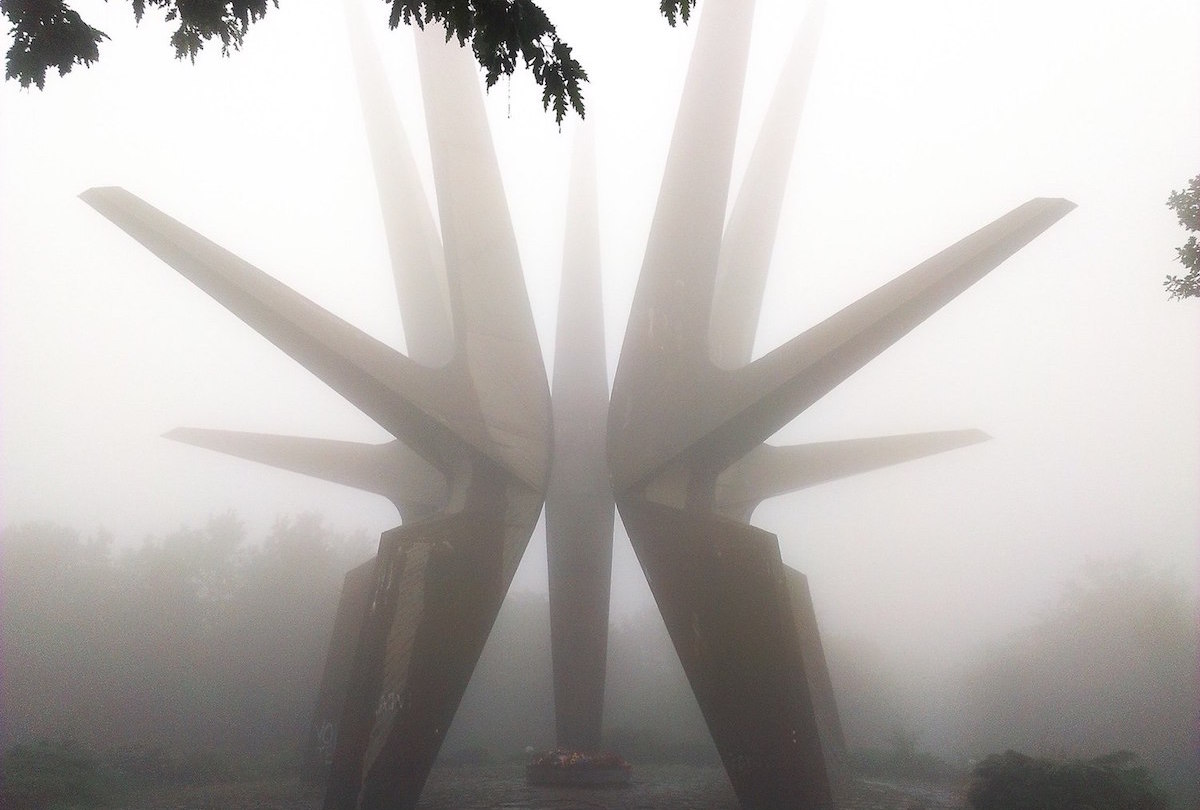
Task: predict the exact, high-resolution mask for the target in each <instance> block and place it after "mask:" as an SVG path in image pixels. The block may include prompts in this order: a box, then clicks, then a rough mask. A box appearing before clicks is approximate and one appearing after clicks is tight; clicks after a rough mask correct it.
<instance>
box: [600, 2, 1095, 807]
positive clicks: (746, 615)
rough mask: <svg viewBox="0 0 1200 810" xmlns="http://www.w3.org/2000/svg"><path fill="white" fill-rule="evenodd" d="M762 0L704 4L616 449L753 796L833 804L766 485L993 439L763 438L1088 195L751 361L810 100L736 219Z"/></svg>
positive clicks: (634, 520) (774, 111) (647, 546)
mask: <svg viewBox="0 0 1200 810" xmlns="http://www.w3.org/2000/svg"><path fill="white" fill-rule="evenodd" d="M750 5H751V4H749V3H745V2H735V1H734V0H711V1H710V3H709V4H708V5H706V6H705V7H704V10H703V13H702V17H701V20H700V30H699V32H698V33H697V40H696V46H695V50H694V51H693V55H692V63H691V67H690V69H689V73H688V78H687V83H686V85H685V89H684V97H683V100H682V102H681V105H680V111H679V116H678V119H677V121H676V128H675V134H674V137H673V140H672V143H671V149H670V153H669V155H668V160H667V167H666V172H665V174H664V179H663V184H662V188H661V191H660V194H659V202H658V207H657V210H656V213H655V217H654V222H653V225H652V228H651V234H650V238H649V241H648V244H647V248H646V257H645V260H644V263H643V266H642V273H641V277H640V279H639V282H638V288H637V292H636V294H635V298H634V303H633V308H632V310H631V313H630V319H629V324H628V327H627V330H626V334H625V341H624V345H623V347H622V350H621V356H620V360H619V363H618V366H617V374H616V379H615V381H614V384H613V393H612V402H611V404H610V410H609V436H608V457H609V466H610V470H611V475H612V480H613V488H614V492H615V494H616V500H617V506H618V509H619V511H620V513H621V517H622V520H623V521H624V522H625V526H626V528H627V529H628V531H629V536H630V540H631V541H632V542H633V545H634V549H635V551H636V552H637V555H638V559H639V561H640V562H641V564H642V567H643V569H644V570H645V572H646V576H647V580H648V582H649V583H650V587H651V590H652V591H653V593H654V597H655V600H656V601H657V603H658V605H659V609H660V610H661V611H662V613H663V617H664V619H665V621H666V624H667V628H668V630H669V632H670V634H671V638H672V641H673V643H674V645H675V648H676V650H677V651H678V653H679V656H680V659H681V661H682V662H683V665H684V669H685V671H686V673H687V676H688V679H689V682H690V683H691V686H692V689H693V690H694V692H695V693H696V697H697V700H698V702H699V704H700V708H701V711H702V712H703V714H704V717H705V720H706V722H707V723H708V726H709V729H710V731H711V732H712V735H713V739H714V741H715V742H716V745H717V749H718V751H719V752H720V754H721V757H722V761H723V762H724V764H725V768H726V771H727V772H728V774H729V777H730V780H731V781H732V783H733V786H734V789H735V791H736V793H737V795H738V798H739V800H740V801H741V803H742V805H743V806H744V807H747V808H778V807H828V806H830V804H831V803H832V792H833V786H832V784H831V782H832V778H833V776H834V774H832V773H831V770H833V769H834V768H835V767H836V765H835V761H836V759H837V757H836V753H837V751H838V750H839V749H840V748H842V747H843V746H844V743H843V741H842V740H841V732H840V726H839V725H838V723H837V720H836V707H835V706H834V705H833V703H832V691H831V689H830V688H829V685H828V673H827V670H826V669H825V667H824V660H823V658H824V656H823V653H822V652H821V650H820V644H819V634H818V633H817V632H816V625H815V617H814V616H813V615H812V607H811V599H810V597H809V594H808V588H807V582H806V581H805V579H804V578H803V575H801V574H799V573H798V572H795V571H792V570H790V569H788V568H787V567H786V566H785V565H783V563H782V561H781V560H780V557H779V549H778V543H777V541H776V539H775V538H774V536H772V535H770V534H768V533H766V532H763V531H761V530H759V529H755V528H754V527H752V526H749V525H748V524H747V521H748V520H749V518H750V515H751V513H752V512H753V510H754V507H755V506H757V504H758V503H759V502H760V501H762V500H763V499H764V498H766V497H770V496H772V495H776V494H780V493H782V492H786V491H791V490H793V489H797V488H800V487H804V486H809V485H812V484H814V483H818V482H820V481H823V480H829V479H831V478H836V477H840V476H841V475H847V474H851V473H854V472H861V471H865V470H868V469H874V468H875V467H879V466H883V465H885V464H890V463H896V462H899V461H903V460H906V459H909V458H916V457H919V456H923V455H928V454H930V453H933V452H940V451H941V450H946V449H950V448H952V447H958V446H963V445H966V444H971V443H973V442H976V441H980V440H982V439H983V438H986V437H985V436H983V435H982V434H980V433H979V432H977V431H951V432H943V433H934V434H920V435H915V436H894V437H881V438H877V439H863V440H852V441H846V442H829V443H823V444H818V445H805V446H799V447H791V448H783V447H773V446H769V445H765V444H763V442H764V441H765V440H766V439H767V438H768V437H770V436H771V435H772V434H773V433H775V432H776V431H777V430H778V429H779V428H781V427H783V426H784V425H785V424H787V423H788V422H790V421H791V420H792V419H793V418H795V417H796V416H797V415H798V414H799V413H801V412H802V411H803V410H805V409H806V408H807V407H808V406H809V405H811V404H812V403H814V402H816V401H817V400H819V399H820V398H821V397H822V396H824V395H825V394H826V393H828V392H829V391H830V390H832V389H833V388H834V387H835V386H837V385H838V384H839V383H841V382H842V381H843V380H845V379H846V378H847V377H849V376H850V375H851V374H853V373H854V372H855V371H857V370H858V369H859V368H861V367H862V366H863V365H865V364H866V363H867V362H869V361H870V360H871V359H873V358H874V357H875V356H877V355H878V354H879V353H881V352H882V351H883V350H884V349H886V348H887V347H888V346H890V345H892V343H894V342H895V341H896V340H898V339H900V338H901V337H903V336H904V335H905V334H907V333H908V332H909V331H910V330H911V329H913V328H914V327H916V326H917V325H918V324H919V323H921V321H923V320H924V319H925V318H927V317H928V316H929V315H931V314H933V313H934V312H936V311H937V310H938V309H939V308H940V307H941V306H943V305H944V304H945V303H947V302H948V301H950V300H951V299H952V298H953V297H955V296H956V295H958V294H959V293H960V292H962V291H963V290H965V289H966V288H967V287H969V286H970V285H971V284H973V283H974V282H975V281H977V280H979V279H980V278H982V277H983V276H984V275H985V274H986V273H987V272H988V271H990V270H991V269H992V268H994V267H995V266H997V265H998V264H999V263H1000V262H1002V261H1003V260H1004V259H1005V258H1007V257H1008V256H1009V255H1011V254H1012V253H1014V252H1016V251H1017V250H1019V249H1020V248H1021V247H1022V246H1024V245H1025V244H1026V243H1028V242H1029V241H1030V240H1031V239H1033V238H1034V237H1036V236H1037V235H1038V234H1039V233H1041V232H1042V231H1043V230H1045V229H1046V228H1047V227H1049V226H1050V225H1051V224H1053V223H1054V222H1055V221H1057V220H1058V219H1059V218H1060V217H1062V216H1063V215H1064V214H1066V213H1067V211H1069V210H1070V209H1071V208H1072V207H1073V206H1072V205H1071V204H1070V203H1068V202H1066V201H1062V200H1033V201H1031V202H1029V203H1026V204H1025V205H1023V206H1020V207H1019V208H1017V209H1015V210H1014V211H1012V212H1010V213H1009V214H1007V215H1005V216H1003V217H1001V218H1000V219H998V220H996V221H995V222H993V223H991V224H990V225H987V226H985V227H984V228H982V229H980V230H979V231H977V232H976V233H975V234H972V235H971V236H968V237H967V238H965V239H963V240H961V241H960V242H958V243H956V244H955V245H953V246H951V247H949V248H947V249H946V250H944V251H943V252H942V253H940V254H938V255H937V256H935V257H933V258H932V259H930V260H928V261H926V262H924V263H922V264H921V265H919V266H917V267H916V268H914V269H913V270H910V271H909V272H907V273H905V274H904V275H902V276H900V277H899V278H897V279H896V280H895V281H893V282H891V283H889V284H887V285H885V286H883V287H881V288H880V289H879V290H876V291H875V292H874V293H871V294H870V295H868V296H866V297H865V298H863V299H861V300H859V301H858V302H855V303H853V304H851V305H849V306H847V307H846V308H844V309H843V310H842V311H841V312H839V313H837V314H836V315H833V316H832V317H830V318H828V319H826V320H825V321H824V322H822V323H820V324H818V325H817V326H815V327H813V328H812V329H810V330H808V331H807V332H805V333H803V334H801V335H799V336H798V337H796V338H794V339H793V340H791V341H789V342H788V343H785V344H784V345H783V346H781V347H779V348H778V349H775V350H774V351H772V352H769V353H768V354H766V355H765V356H763V357H761V358H759V359H758V360H755V361H753V362H751V361H750V357H751V350H752V347H753V337H754V333H755V330H756V324H757V317H758V311H759V308H760V305H761V299H762V290H763V289H764V279H765V272H766V265H767V262H768V260H769V257H770V247H771V243H772V241H773V239H774V229H775V226H774V223H775V222H776V221H777V219H778V205H779V200H780V199H781V198H782V190H781V182H782V181H781V179H780V178H782V177H785V176H786V175H787V167H786V162H784V161H786V160H787V154H788V153H789V152H790V144H791V137H790V136H789V127H794V123H789V122H793V121H794V118H795V115H796V114H797V113H798V109H799V106H798V104H796V103H795V95H796V90H795V89H794V88H793V89H790V90H786V91H783V92H782V93H777V94H776V98H775V100H773V102H772V106H771V110H770V111H769V112H768V116H767V121H766V123H765V124H764V127H763V132H762V134H761V135H760V137H759V141H758V144H757V145H756V146H755V149H754V151H753V152H752V156H751V162H750V166H749V168H748V169H747V173H746V177H745V179H744V181H743V184H742V188H741V190H740V192H739V197H738V200H737V201H736V203H735V205H734V207H733V209H732V212H731V213H730V216H729V221H728V224H727V223H726V199H727V194H728V188H729V177H730V168H731V164H732V155H733V145H734V139H735V133H736V123H737V119H738V114H739V107H740V100H741V91H742V82H743V74H744V67H745V61H746V55H747V52H748V46H749V22H750V14H751V10H750ZM809 58H810V59H811V57H809ZM797 59H798V57H797V56H796V55H795V54H794V55H793V62H795V61H796V60H797ZM793 69H794V68H792V67H790V66H789V68H787V69H786V70H785V81H784V82H782V83H781V87H784V86H785V85H786V84H787V82H788V81H790V79H788V72H789V71H791V70H793ZM801 92H802V91H801ZM781 164H782V165H781Z"/></svg>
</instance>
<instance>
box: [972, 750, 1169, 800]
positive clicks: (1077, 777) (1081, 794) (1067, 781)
mask: <svg viewBox="0 0 1200 810" xmlns="http://www.w3.org/2000/svg"><path fill="white" fill-rule="evenodd" d="M967 799H968V800H969V801H970V803H971V806H972V807H973V808H975V810H1165V808H1166V807H1167V801H1166V799H1165V798H1164V797H1163V794H1162V792H1161V791H1160V790H1159V789H1158V788H1157V786H1156V785H1155V784H1154V781H1153V780H1152V779H1151V778H1150V773H1149V771H1147V770H1146V769H1145V768H1144V767H1142V766H1141V765H1140V764H1139V763H1138V759H1137V757H1136V756H1135V755H1134V754H1131V753H1130V752H1128V751H1118V752H1116V753H1113V754H1108V755H1107V756H1103V757H1098V758H1096V759H1087V760H1083V759H1069V760H1065V761H1061V762H1056V761H1053V760H1049V759H1038V758H1035V757H1029V756H1025V755H1024V754H1019V753H1017V752H1016V751H1005V752H1004V753H1003V754H993V755H991V756H989V757H988V758H987V759H985V760H983V762H981V763H979V765H978V766H977V767H976V768H975V773H974V779H973V781H972V784H971V788H970V790H969V792H968V793H967Z"/></svg>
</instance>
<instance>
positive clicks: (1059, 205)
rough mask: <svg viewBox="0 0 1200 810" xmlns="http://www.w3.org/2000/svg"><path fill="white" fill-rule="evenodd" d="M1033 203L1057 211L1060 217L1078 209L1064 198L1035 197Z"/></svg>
mask: <svg viewBox="0 0 1200 810" xmlns="http://www.w3.org/2000/svg"><path fill="white" fill-rule="evenodd" d="M1033 201H1034V202H1038V203H1041V204H1042V205H1044V206H1046V207H1047V208H1051V209H1054V210H1055V211H1059V212H1060V214H1059V215H1060V216H1065V215H1066V214H1069V213H1070V212H1072V211H1074V210H1075V209H1076V208H1078V207H1079V206H1078V205H1077V204H1076V203H1074V202H1072V201H1071V200H1068V199H1067V198H1066V197H1035V198H1034V200H1033Z"/></svg>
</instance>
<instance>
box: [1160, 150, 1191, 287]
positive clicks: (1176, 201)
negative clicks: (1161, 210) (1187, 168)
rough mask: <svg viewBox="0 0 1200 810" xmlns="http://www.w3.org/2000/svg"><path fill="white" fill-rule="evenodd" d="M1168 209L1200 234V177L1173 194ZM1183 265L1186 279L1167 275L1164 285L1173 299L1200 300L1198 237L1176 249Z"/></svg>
mask: <svg viewBox="0 0 1200 810" xmlns="http://www.w3.org/2000/svg"><path fill="white" fill-rule="evenodd" d="M1167 207H1168V208H1170V209H1171V210H1173V211H1174V212H1175V213H1176V215H1177V216H1178V217H1179V224H1180V225H1182V226H1183V227H1184V228H1186V229H1187V230H1189V231H1191V232H1192V234H1196V233H1200V174H1198V175H1196V176H1195V177H1193V178H1192V179H1191V180H1189V181H1188V187H1187V188H1186V189H1183V190H1182V191H1172V192H1171V196H1170V197H1168V198H1167ZM1175 252H1176V253H1177V254H1178V256H1179V262H1180V264H1182V265H1183V266H1184V267H1185V268H1187V272H1186V273H1185V274H1184V275H1183V277H1182V278H1180V277H1179V276H1167V280H1166V281H1164V282H1163V286H1164V287H1166V288H1167V292H1168V293H1169V294H1170V296H1171V298H1196V297H1200V244H1197V242H1196V237H1195V236H1194V235H1193V236H1190V237H1188V240H1187V241H1186V242H1184V243H1183V247H1179V248H1175Z"/></svg>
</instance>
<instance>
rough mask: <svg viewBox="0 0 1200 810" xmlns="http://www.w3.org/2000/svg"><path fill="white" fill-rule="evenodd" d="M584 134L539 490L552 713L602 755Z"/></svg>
mask: <svg viewBox="0 0 1200 810" xmlns="http://www.w3.org/2000/svg"><path fill="white" fill-rule="evenodd" d="M595 174H596V169H595V160H594V156H593V144H592V137H591V131H590V129H588V128H585V129H584V131H583V133H582V134H581V136H580V137H579V139H578V140H577V142H576V144H575V154H574V159H573V161H572V165H571V181H570V189H569V192H568V200H567V233H566V237H565V240H564V246H563V269H562V285H561V288H560V292H559V306H558V329H557V337H556V340H555V348H554V384H553V389H552V391H553V394H552V398H551V407H552V408H553V412H554V461H553V465H552V475H551V478H550V486H549V489H548V490H547V492H546V557H547V565H548V581H549V589H550V640H551V652H552V656H553V663H554V714H555V723H556V734H557V741H558V745H559V746H560V747H566V748H572V749H576V750H588V751H595V750H598V749H599V748H600V729H601V720H602V717H603V713H604V677H605V672H606V665H605V662H606V660H607V649H608V608H609V592H610V590H611V577H612V544H613V522H614V514H613V496H612V486H611V485H610V484H609V481H608V463H607V460H606V459H605V455H604V447H605V444H604V432H603V431H602V430H598V429H597V428H598V426H600V425H603V424H604V421H605V418H606V415H607V412H608V370H607V365H606V363H605V356H604V312H603V307H602V305H601V298H602V292H601V284H600V233H599V221H598V216H597V213H596V188H595V186H596V177H595Z"/></svg>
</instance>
